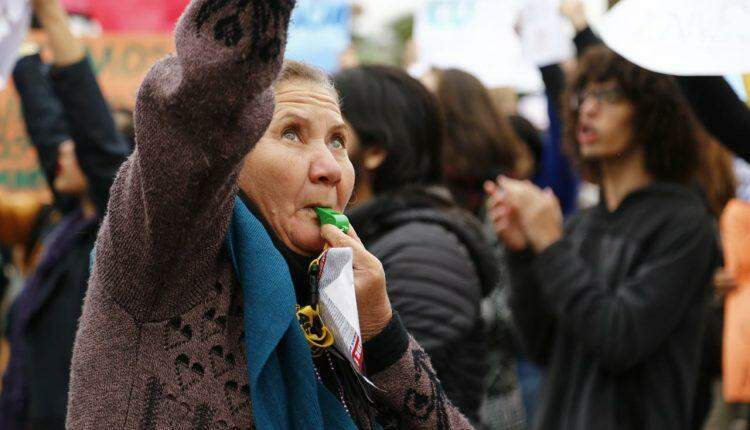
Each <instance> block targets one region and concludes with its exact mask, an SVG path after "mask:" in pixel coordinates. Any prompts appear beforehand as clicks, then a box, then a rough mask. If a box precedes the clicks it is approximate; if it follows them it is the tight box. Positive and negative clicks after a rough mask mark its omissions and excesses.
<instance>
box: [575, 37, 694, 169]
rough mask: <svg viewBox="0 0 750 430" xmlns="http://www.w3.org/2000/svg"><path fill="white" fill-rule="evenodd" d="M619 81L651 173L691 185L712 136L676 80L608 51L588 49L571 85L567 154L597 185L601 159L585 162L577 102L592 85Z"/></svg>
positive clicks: (634, 140) (637, 141)
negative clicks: (578, 137) (705, 143)
mask: <svg viewBox="0 0 750 430" xmlns="http://www.w3.org/2000/svg"><path fill="white" fill-rule="evenodd" d="M604 82H614V83H616V84H617V86H618V88H619V90H620V91H621V92H622V94H623V96H624V98H625V99H626V100H627V101H629V102H630V103H631V104H632V105H633V108H634V109H633V117H632V123H631V125H632V127H633V144H635V145H642V146H643V148H644V150H645V151H644V152H645V162H646V171H648V172H649V173H650V174H651V175H652V176H653V177H654V179H655V180H657V181H664V182H676V183H681V184H688V183H690V182H691V181H693V180H694V179H695V176H696V172H697V170H698V168H699V152H700V148H701V145H702V142H703V141H704V140H705V139H706V138H707V137H708V136H707V134H706V132H705V130H704V129H703V127H702V126H701V125H700V123H699V122H698V120H697V119H696V118H695V115H694V114H693V112H692V110H691V108H690V106H689V105H688V104H687V101H686V100H685V98H684V96H683V95H682V91H681V90H680V87H679V86H678V85H677V82H676V81H675V80H674V78H672V77H670V76H667V75H662V74H659V73H654V72H651V71H648V70H645V69H643V68H641V67H638V66H636V65H635V64H633V63H631V62H629V61H628V60H626V59H624V58H623V57H621V56H619V55H617V54H616V53H614V52H612V51H611V50H610V49H608V48H607V47H605V46H603V45H601V46H595V47H591V48H589V49H588V50H587V51H586V52H585V53H584V55H583V56H582V57H581V58H580V60H579V62H578V68H577V72H576V73H575V74H574V75H573V76H572V79H571V80H570V82H569V83H568V89H567V91H566V93H567V94H566V96H565V98H564V100H566V101H570V103H566V104H565V105H564V106H563V111H564V117H565V131H564V139H565V145H566V146H567V150H568V152H569V153H570V155H571V156H572V157H573V159H574V160H575V161H576V163H577V164H578V166H579V168H580V170H581V173H582V175H583V176H584V178H586V179H588V180H590V181H593V182H598V181H599V176H600V172H599V169H598V163H597V162H596V161H591V160H584V159H583V158H582V157H581V155H580V151H579V146H578V142H577V140H576V125H577V124H578V106H576V104H575V103H574V102H573V100H575V97H576V95H578V94H580V93H581V92H582V91H584V90H585V89H586V87H587V86H588V85H590V84H594V83H604Z"/></svg>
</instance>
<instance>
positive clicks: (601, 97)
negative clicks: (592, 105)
mask: <svg viewBox="0 0 750 430" xmlns="http://www.w3.org/2000/svg"><path fill="white" fill-rule="evenodd" d="M589 97H593V98H594V100H596V102H597V103H599V104H602V103H606V104H610V105H611V104H615V103H617V102H619V101H622V100H623V99H624V98H625V94H623V93H622V91H620V89H619V88H598V89H595V90H589V91H581V92H580V93H578V94H576V95H574V96H573V97H572V100H571V101H570V103H571V105H572V107H573V109H580V107H581V106H582V105H583V103H584V102H585V101H586V100H587V99H588V98H589Z"/></svg>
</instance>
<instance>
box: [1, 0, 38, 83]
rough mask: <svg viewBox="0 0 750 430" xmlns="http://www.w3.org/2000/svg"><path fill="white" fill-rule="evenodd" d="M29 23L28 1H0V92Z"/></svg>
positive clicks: (14, 61) (29, 7)
mask: <svg viewBox="0 0 750 430" xmlns="http://www.w3.org/2000/svg"><path fill="white" fill-rule="evenodd" d="M30 22H31V5H30V4H29V1H28V0H0V90H2V89H3V88H5V84H6V83H7V82H8V76H9V75H10V72H11V70H13V66H14V65H15V63H16V59H17V56H18V47H19V46H21V42H23V40H24V38H25V37H26V32H27V31H28V29H29V24H30Z"/></svg>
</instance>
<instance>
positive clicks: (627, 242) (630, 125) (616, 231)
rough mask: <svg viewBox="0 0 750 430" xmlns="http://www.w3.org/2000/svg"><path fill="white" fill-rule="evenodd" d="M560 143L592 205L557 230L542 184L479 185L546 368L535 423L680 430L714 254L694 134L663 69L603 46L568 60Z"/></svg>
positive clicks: (515, 299)
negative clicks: (574, 160) (586, 183)
mask: <svg viewBox="0 0 750 430" xmlns="http://www.w3.org/2000/svg"><path fill="white" fill-rule="evenodd" d="M570 99H571V100H573V101H574V102H575V103H571V105H569V106H568V107H567V112H566V114H567V116H566V118H567V119H566V121H567V128H566V141H567V143H568V144H569V145H570V146H571V150H572V151H573V152H574V153H575V154H576V155H577V157H578V158H579V161H580V165H581V169H582V171H583V173H584V176H586V177H587V178H588V179H590V180H592V181H595V182H597V183H598V184H599V185H600V186H601V189H602V198H601V202H600V204H599V205H598V206H596V207H593V208H591V209H587V210H584V211H582V212H580V213H578V214H576V215H575V216H573V217H572V218H570V219H569V222H568V223H567V225H566V226H565V228H564V229H563V226H562V215H561V213H560V209H559V204H558V203H557V201H556V199H555V198H554V196H553V195H552V194H551V193H550V192H549V191H543V190H540V189H538V188H536V187H535V186H533V185H531V184H529V183H525V182H520V181H514V180H511V179H507V178H503V179H501V180H500V181H499V183H492V182H488V183H487V184H485V187H486V190H487V192H488V193H489V194H491V198H490V201H489V203H488V204H489V212H490V216H491V218H492V219H493V226H494V229H495V231H496V233H497V234H498V236H499V237H500V238H501V239H502V240H503V242H505V244H506V245H507V246H508V247H509V248H510V249H512V250H515V252H513V253H512V255H511V256H510V258H509V264H510V268H511V276H512V295H511V309H512V311H513V315H514V320H515V321H516V325H517V327H518V329H519V330H520V332H521V337H522V341H523V343H524V346H525V348H526V350H527V351H528V353H529V355H530V356H531V357H532V358H533V359H534V360H536V361H537V362H538V363H541V364H544V365H545V366H547V375H546V384H544V388H543V392H542V396H541V400H540V410H539V412H538V416H537V419H536V422H535V428H537V429H575V430H586V429H666V430H669V429H685V428H688V427H689V425H690V421H691V418H692V409H693V402H694V399H695V390H696V380H697V377H698V370H699V366H700V359H701V338H702V336H703V330H704V321H705V317H704V312H705V309H706V302H707V300H708V297H709V285H710V282H711V278H712V275H713V273H714V270H715V268H716V267H717V265H718V263H719V251H718V246H717V243H716V229H715V225H714V222H713V220H712V216H711V214H710V212H709V209H708V207H707V205H706V203H705V201H704V199H703V198H702V196H701V195H700V193H698V192H697V191H695V190H694V189H693V188H692V187H691V184H692V181H693V180H694V178H695V172H696V169H697V166H698V148H699V144H700V139H701V137H700V134H699V128H698V126H697V120H696V119H695V118H694V117H693V115H692V113H691V111H690V110H689V108H688V106H687V104H686V102H685V100H684V99H683V97H682V96H681V94H680V90H679V87H678V86H677V84H676V83H675V82H674V80H673V79H671V78H669V77H666V76H663V75H658V74H655V73H651V72H648V71H646V70H644V69H641V68H639V67H638V66H635V65H633V64H631V63H629V62H628V61H627V60H625V59H623V58H622V57H620V56H618V55H616V54H614V53H613V52H611V51H609V50H608V49H607V48H605V47H594V48H591V49H589V50H588V51H587V52H586V54H584V56H583V57H582V58H581V61H580V64H579V70H578V74H577V76H575V77H574V79H573V80H572V83H571V88H570Z"/></svg>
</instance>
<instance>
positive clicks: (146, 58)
mask: <svg viewBox="0 0 750 430" xmlns="http://www.w3.org/2000/svg"><path fill="white" fill-rule="evenodd" d="M84 43H85V44H86V46H87V48H88V50H89V53H90V56H91V61H92V63H93V65H94V69H95V70H96V72H97V76H98V80H99V84H100V85H101V87H102V90H103V92H104V94H105V96H106V97H107V100H108V101H109V102H110V105H111V106H112V107H113V108H126V109H132V108H133V106H134V103H135V95H136V92H137V90H138V87H139V86H140V83H141V81H142V80H143V77H144V76H145V75H146V73H147V72H148V70H149V69H150V68H151V66H152V65H153V64H154V63H155V62H156V61H157V60H158V59H159V58H161V57H163V56H164V55H166V54H167V53H169V52H171V51H172V50H173V45H172V38H171V36H169V35H166V34H165V35H161V34H157V35H133V34H131V35H127V34H122V35H105V36H102V37H100V38H96V39H85V40H84ZM44 185H45V183H44V179H43V177H42V174H41V172H40V171H39V168H38V164H37V158H36V152H35V150H34V149H33V148H32V147H31V145H30V144H29V141H28V136H27V135H26V132H25V125H24V122H23V117H22V115H21V110H20V102H19V99H18V95H17V94H16V91H15V89H14V88H13V85H8V86H7V87H6V88H5V89H4V90H3V91H1V92H0V187H5V188H7V189H36V188H40V187H43V186H44Z"/></svg>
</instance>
